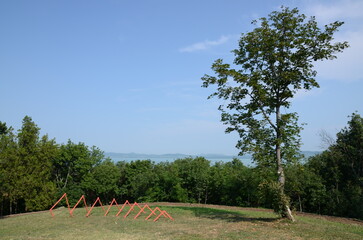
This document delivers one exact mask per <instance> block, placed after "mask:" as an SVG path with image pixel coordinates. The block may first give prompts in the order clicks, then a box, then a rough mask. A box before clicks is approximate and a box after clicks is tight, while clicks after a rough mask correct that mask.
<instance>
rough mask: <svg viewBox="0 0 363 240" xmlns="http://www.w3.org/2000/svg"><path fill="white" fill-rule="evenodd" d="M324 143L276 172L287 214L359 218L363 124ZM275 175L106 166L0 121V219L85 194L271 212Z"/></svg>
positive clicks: (191, 164) (226, 167) (259, 168)
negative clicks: (316, 151)
mask: <svg viewBox="0 0 363 240" xmlns="http://www.w3.org/2000/svg"><path fill="white" fill-rule="evenodd" d="M325 140H326V139H325ZM329 140H330V141H329V147H328V148H327V149H326V150H325V151H323V152H322V153H321V154H318V155H316V156H313V157H310V158H308V159H304V158H303V157H302V156H301V157H300V158H299V159H298V160H296V161H294V162H290V163H287V164H286V166H284V167H285V172H286V185H285V192H286V195H287V196H288V198H289V201H290V204H291V207H292V209H293V210H294V211H303V212H311V213H317V214H325V215H334V216H344V217H352V218H358V219H363V118H362V117H361V116H360V115H359V114H358V113H353V114H352V115H351V116H349V119H348V123H347V126H346V127H344V128H343V129H341V130H340V131H339V132H338V134H337V135H336V139H329ZM275 172H276V166H275V165H261V164H259V163H258V162H257V164H256V166H254V167H247V166H245V165H244V164H243V163H242V162H241V161H240V160H238V159H234V160H233V161H230V162H216V163H214V164H213V165H212V164H211V162H210V161H209V160H208V159H205V158H203V157H195V158H183V159H177V160H175V161H173V162H160V163H155V162H152V161H150V160H137V161H131V162H126V161H119V162H113V161H112V160H111V159H110V158H105V156H104V154H103V152H102V151H101V150H100V149H99V148H97V147H95V146H93V147H89V146H87V145H86V144H85V143H74V142H72V141H71V140H68V142H67V143H63V144H58V143H57V142H56V141H55V139H50V138H49V136H47V135H44V136H40V128H39V127H38V126H37V125H36V123H35V122H34V121H33V120H32V118H31V117H29V116H25V117H24V119H23V122H22V127H21V129H19V130H17V131H15V130H14V129H13V128H12V127H9V126H7V124H6V123H3V122H0V196H1V197H0V214H1V215H7V214H14V213H21V212H28V211H38V210H47V209H49V208H50V207H51V206H52V205H53V203H54V202H55V201H56V200H57V199H58V198H59V197H60V196H61V195H62V194H63V193H67V194H68V197H69V200H70V204H71V205H73V204H75V203H76V201H77V200H78V199H79V198H80V196H81V195H85V196H86V199H87V201H88V204H91V203H92V202H93V201H94V200H95V199H96V198H97V197H100V199H101V201H102V202H103V203H104V204H107V203H108V202H109V201H110V200H112V198H116V199H117V200H118V201H119V202H123V201H125V200H126V199H127V200H129V201H138V202H158V201H167V202H186V203H208V204H221V205H232V206H242V207H259V208H274V206H273V203H274V201H273V199H274V198H275V197H276V196H275V191H273V189H271V186H273V184H271V183H272V182H275V178H276V175H275Z"/></svg>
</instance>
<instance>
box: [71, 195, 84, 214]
mask: <svg viewBox="0 0 363 240" xmlns="http://www.w3.org/2000/svg"><path fill="white" fill-rule="evenodd" d="M82 199H83V204H84V206H85V208H86V212H87V213H88V208H87V203H86V198H85V197H84V195H82V197H81V198H80V199H79V200H78V202H77V203H76V205H74V206H73V208H72V210H71V211H70V213H71V215H72V216H73V211H74V209H75V208H76V207H77V206H78V204H80V202H81V201H82Z"/></svg>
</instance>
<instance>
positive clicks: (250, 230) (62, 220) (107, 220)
mask: <svg viewBox="0 0 363 240" xmlns="http://www.w3.org/2000/svg"><path fill="white" fill-rule="evenodd" d="M153 207H155V206H153ZM160 208H161V209H162V210H166V211H167V212H168V213H169V214H170V215H171V216H172V217H173V218H174V219H175V220H174V221H171V220H170V219H167V218H164V217H162V218H160V219H159V220H158V221H157V222H153V221H152V218H151V219H149V220H144V219H145V217H146V216H148V215H149V212H148V211H147V213H143V214H142V215H140V216H139V218H137V219H133V217H134V216H135V215H136V213H137V212H138V210H135V211H133V212H131V213H130V215H129V216H128V217H127V218H123V214H125V213H126V212H127V210H128V209H127V208H125V209H124V210H123V212H122V214H121V215H120V217H115V214H116V213H117V211H118V210H117V209H116V208H114V207H113V208H112V211H111V212H110V213H109V215H108V216H106V217H105V216H103V211H102V209H101V208H100V207H98V208H95V209H94V210H93V211H92V214H91V216H90V217H85V213H86V211H85V209H83V208H79V209H76V210H75V211H74V216H73V217H70V216H69V213H68V211H67V209H66V208H60V209H56V210H55V211H54V213H55V217H54V218H52V217H51V215H50V213H49V212H40V213H34V214H26V215H20V216H12V217H5V218H2V219H0V239H131V240H132V239H363V225H362V224H359V223H342V222H336V221H334V222H333V221H329V220H325V219H321V218H318V217H314V216H297V217H296V218H297V222H296V223H290V222H288V221H286V220H281V219H278V218H277V217H276V215H274V214H273V213H272V212H265V211H252V210H231V209H228V208H227V207H226V208H225V209H224V208H222V209H220V208H218V209H215V208H208V207H191V206H160Z"/></svg>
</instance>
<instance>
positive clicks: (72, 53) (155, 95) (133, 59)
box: [0, 0, 363, 155]
mask: <svg viewBox="0 0 363 240" xmlns="http://www.w3.org/2000/svg"><path fill="white" fill-rule="evenodd" d="M281 5H284V6H288V7H291V8H293V7H298V8H299V10H300V11H301V13H304V14H306V15H307V16H311V15H314V16H316V18H317V21H318V22H319V23H320V24H322V25H323V24H328V23H331V22H333V21H335V20H341V21H344V22H345V24H344V25H343V26H342V28H341V30H340V32H338V34H337V35H336V39H337V40H339V41H348V42H349V43H350V45H351V47H350V48H349V49H347V50H346V51H345V52H344V53H342V54H339V55H338V59H337V60H334V61H325V62H319V63H317V64H316V70H317V71H318V75H317V81H318V82H319V84H320V86H321V87H320V88H319V89H314V90H312V91H309V92H301V93H299V94H298V95H297V97H296V98H295V99H294V100H293V105H292V108H291V109H290V110H291V111H296V112H298V114H299V116H300V122H304V123H306V124H307V125H306V126H305V127H304V128H305V129H304V130H303V131H302V133H301V136H302V141H303V146H302V150H321V148H320V145H321V140H320V137H319V131H321V130H325V131H327V132H328V133H329V134H331V135H332V136H335V134H336V133H337V132H338V131H339V130H340V129H342V128H343V127H344V126H346V124H347V121H348V115H350V114H352V113H353V112H354V111H358V113H360V114H363V101H362V100H363V95H362V90H363V74H362V67H363V58H362V57H361V55H362V53H363V1H361V0H331V1H330V0H306V1H298V0H295V1H294V0H286V1H278V0H277V1H269V0H255V1H240V0H225V1H216V0H198V1H196V0H193V1H191V0H184V1H170V0H169V1H168V0H162V1H161V0H153V1H147V0H143V1H126V0H125V1H121V0H120V1H117V0H103V1H89V0H82V1H81V0H76V1H73V0H72V1H70V0H64V1H38V0H32V1H25V0H23V1H21V0H19V1H0V31H1V37H0V88H1V94H0V121H2V122H6V123H7V125H8V126H13V127H14V128H15V129H19V128H20V127H21V122H22V119H23V118H24V116H25V115H28V116H30V117H32V118H33V120H34V121H35V123H36V124H37V125H38V126H39V127H40V128H41V133H42V134H48V135H49V137H50V138H55V139H56V141H57V142H58V143H65V142H67V140H68V139H71V140H72V141H73V142H84V143H86V144H87V145H90V146H91V145H95V146H97V147H99V148H100V149H101V150H103V151H106V152H137V153H150V154H163V153H183V154H202V153H220V154H232V155H234V154H237V153H238V150H237V149H236V148H235V147H234V146H235V144H236V141H237V139H238V136H237V135H236V134H234V133H232V134H225V133H224V129H225V126H224V125H223V124H222V123H221V122H220V112H219V111H218V110H217V108H218V105H219V104H220V103H221V102H220V101H218V99H215V100H207V96H208V95H209V94H210V93H211V89H205V88H202V87H201V83H202V81H201V79H200V78H201V77H202V76H203V75H204V74H212V72H211V68H210V67H211V64H212V63H213V61H214V60H216V59H218V58H223V59H224V60H225V61H226V62H230V63H231V62H232V61H233V54H232V53H231V50H233V49H235V48H236V47H237V42H238V39H239V37H240V34H241V33H245V32H247V31H250V30H251V29H253V26H252V25H251V24H250V23H251V21H252V20H254V19H257V18H259V17H265V16H267V14H269V13H270V12H272V11H274V10H278V9H279V7H280V6H281Z"/></svg>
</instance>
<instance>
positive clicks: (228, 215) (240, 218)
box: [174, 207, 279, 222]
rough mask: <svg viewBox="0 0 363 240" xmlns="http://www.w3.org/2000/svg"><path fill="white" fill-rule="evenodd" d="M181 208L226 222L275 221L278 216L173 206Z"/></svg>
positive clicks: (197, 214) (200, 215)
mask: <svg viewBox="0 0 363 240" xmlns="http://www.w3.org/2000/svg"><path fill="white" fill-rule="evenodd" d="M174 208H177V209H181V210H187V211H192V212H193V213H194V215H195V216H196V217H200V218H209V219H218V220H223V221H227V222H275V221H278V220H279V218H278V217H251V216H247V215H246V214H243V213H241V212H236V211H228V210H221V209H214V208H202V207H174Z"/></svg>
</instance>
